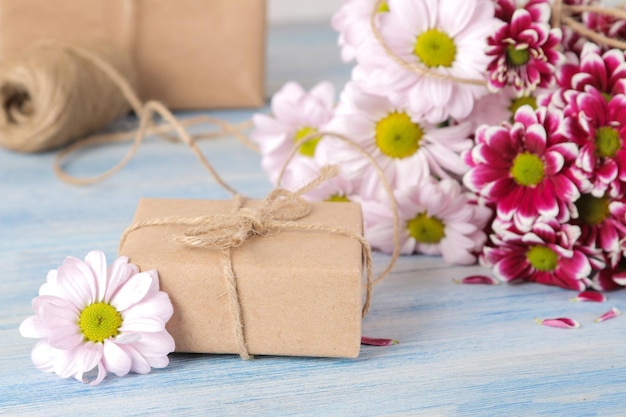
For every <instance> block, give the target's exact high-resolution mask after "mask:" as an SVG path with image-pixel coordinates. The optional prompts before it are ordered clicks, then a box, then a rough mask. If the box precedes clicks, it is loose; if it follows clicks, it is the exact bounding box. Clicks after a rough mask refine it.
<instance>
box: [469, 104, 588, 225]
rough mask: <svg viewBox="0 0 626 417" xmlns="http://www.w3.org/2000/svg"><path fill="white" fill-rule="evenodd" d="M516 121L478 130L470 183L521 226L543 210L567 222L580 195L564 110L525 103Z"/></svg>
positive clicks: (503, 216) (471, 156)
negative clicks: (573, 175) (566, 131)
mask: <svg viewBox="0 0 626 417" xmlns="http://www.w3.org/2000/svg"><path fill="white" fill-rule="evenodd" d="M514 121H515V122H514V123H513V125H510V124H508V123H503V125H502V126H481V127H480V128H479V129H478V130H477V132H476V139H475V140H476V145H475V146H474V148H473V149H472V151H471V152H469V153H468V154H467V155H466V161H467V163H468V164H469V165H470V166H471V167H472V168H471V169H470V171H469V172H468V173H467V174H466V175H465V177H464V178H463V180H464V183H465V185H466V186H467V187H468V188H469V189H470V190H472V191H474V192H476V193H477V194H478V195H479V196H481V197H484V198H485V199H486V200H487V201H488V202H490V203H493V204H496V207H497V214H498V217H500V218H501V219H503V220H511V219H512V220H513V221H514V222H515V224H516V226H517V227H518V228H520V229H521V230H528V229H529V227H530V226H531V225H532V223H533V222H534V220H535V219H536V218H537V217H538V216H540V215H542V216H545V217H547V218H556V219H559V220H560V221H563V222H564V221H567V220H568V219H569V217H570V205H571V203H572V202H573V201H575V200H576V199H578V197H579V196H580V193H579V191H578V188H577V187H576V185H575V184H574V182H573V181H572V179H571V178H570V176H571V172H570V171H571V166H572V165H573V163H574V161H575V159H576V156H577V154H578V148H577V147H576V144H574V143H570V142H567V139H566V137H565V136H564V135H563V131H564V130H563V126H562V125H563V117H562V113H561V112H560V111H558V110H554V111H548V110H547V109H546V108H540V109H539V110H537V111H533V110H532V108H531V107H530V106H522V107H521V108H520V109H519V110H518V111H517V113H516V114H515V117H514Z"/></svg>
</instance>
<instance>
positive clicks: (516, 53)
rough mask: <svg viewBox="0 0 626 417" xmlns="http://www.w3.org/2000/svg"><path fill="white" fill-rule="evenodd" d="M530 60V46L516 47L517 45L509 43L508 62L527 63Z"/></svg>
mask: <svg viewBox="0 0 626 417" xmlns="http://www.w3.org/2000/svg"><path fill="white" fill-rule="evenodd" d="M528 61H530V52H529V51H528V47H524V48H520V49H518V48H516V47H515V45H509V46H507V47H506V62H507V63H508V64H509V65H515V66H516V67H517V66H520V65H526V64H527V63H528Z"/></svg>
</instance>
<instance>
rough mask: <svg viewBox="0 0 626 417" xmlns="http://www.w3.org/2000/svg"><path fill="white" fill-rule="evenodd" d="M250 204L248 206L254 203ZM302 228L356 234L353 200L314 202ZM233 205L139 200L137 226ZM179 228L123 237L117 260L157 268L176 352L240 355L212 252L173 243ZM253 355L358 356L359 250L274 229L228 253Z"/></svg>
mask: <svg viewBox="0 0 626 417" xmlns="http://www.w3.org/2000/svg"><path fill="white" fill-rule="evenodd" d="M257 203H258V202H255V201H251V202H248V203H246V206H254V205H255V204H257ZM312 206H313V210H312V212H311V214H310V215H308V216H307V217H305V218H302V219H300V220H298V222H301V223H303V224H314V225H324V226H328V227H335V228H343V229H347V230H350V231H352V232H355V233H357V234H362V217H361V209H360V206H359V205H358V204H354V203H312ZM232 208H233V202H232V201H207V200H171V199H142V200H141V201H140V203H139V206H138V208H137V212H136V215H135V218H134V221H135V222H139V221H144V220H149V219H156V218H162V217H169V216H181V217H194V216H207V215H208V216H210V215H213V214H218V213H228V212H229V211H231V210H232ZM187 228H188V227H187V226H173V225H168V226H154V227H144V228H140V229H137V230H134V231H132V232H130V234H128V236H127V238H126V241H125V242H124V245H123V247H122V248H121V249H120V255H126V256H128V257H129V258H130V261H131V262H132V263H135V264H136V265H138V266H139V268H140V269H141V270H148V269H156V270H157V271H158V273H159V278H160V285H161V289H162V290H163V291H165V292H167V293H168V294H169V296H170V298H171V300H172V304H173V306H174V315H173V316H172V318H171V320H170V321H169V322H168V324H167V329H168V330H169V332H170V333H171V334H172V336H173V337H174V340H175V341H176V351H177V352H202V353H238V352H237V344H236V338H235V336H234V332H233V330H232V329H233V326H234V321H233V314H232V311H231V309H230V306H229V303H228V297H227V296H226V286H225V283H224V279H223V276H222V272H221V266H220V262H219V253H218V251H216V250H212V249H205V248H186V247H184V246H182V245H180V244H178V243H176V242H174V240H173V237H174V236H176V235H179V234H181V233H182V232H183V231H184V230H185V229H187ZM232 261H233V270H234V272H235V276H236V280H237V281H236V282H237V289H238V293H239V299H240V303H241V308H242V315H243V321H244V334H245V338H246V342H247V346H248V350H249V352H250V353H251V354H262V355H289V356H328V357H349V358H353V357H356V356H358V354H359V349H360V342H361V304H362V294H363V291H362V289H363V286H362V277H363V275H362V273H363V266H362V247H361V244H360V243H359V242H358V241H357V240H356V239H351V238H349V237H345V236H338V235H333V234H330V233H325V232H317V231H315V232H312V231H307V232H293V231H280V232H276V233H275V234H272V235H269V236H261V237H258V236H257V237H255V238H252V239H250V240H249V241H247V242H246V243H244V244H243V245H242V246H240V247H239V248H236V249H233V252H232Z"/></svg>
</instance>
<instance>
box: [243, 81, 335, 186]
mask: <svg viewBox="0 0 626 417" xmlns="http://www.w3.org/2000/svg"><path fill="white" fill-rule="evenodd" d="M334 106H335V87H334V86H333V84H331V83H330V82H328V81H324V82H321V83H319V84H318V85H316V86H315V87H313V88H312V89H311V91H310V92H307V91H305V90H304V89H303V88H302V87H301V86H300V85H299V84H297V83H295V82H289V83H287V84H285V85H284V86H283V87H282V88H281V89H280V90H279V91H278V92H276V94H274V96H273V97H272V105H271V107H272V115H264V114H255V115H254V116H253V118H252V121H253V123H254V128H253V130H252V132H251V133H250V139H251V140H252V141H253V142H255V143H257V144H258V145H259V150H260V152H261V156H262V160H261V164H262V166H263V169H264V170H265V171H266V172H267V173H268V175H269V177H270V181H271V182H272V183H273V184H274V185H277V184H276V181H277V180H278V176H279V174H280V171H281V169H282V168H283V165H284V164H285V162H286V160H287V158H288V156H289V154H290V152H291V151H292V149H293V147H294V146H295V145H296V143H298V142H299V141H301V140H303V139H307V142H306V143H304V144H303V145H302V147H301V148H300V150H299V151H298V153H297V154H296V156H295V157H294V158H293V160H292V161H291V163H290V164H289V166H288V168H287V170H286V172H285V178H284V179H285V182H286V183H287V184H298V183H300V185H303V183H304V181H305V179H303V178H301V175H300V172H301V171H310V169H306V168H315V167H316V165H315V161H314V156H315V150H316V147H317V143H318V142H319V141H320V139H321V138H320V137H316V136H314V135H315V133H316V132H318V131H321V130H324V129H325V127H326V124H327V123H328V122H329V121H330V120H331V118H332V117H333V112H334ZM303 166H304V167H305V168H302V167H303Z"/></svg>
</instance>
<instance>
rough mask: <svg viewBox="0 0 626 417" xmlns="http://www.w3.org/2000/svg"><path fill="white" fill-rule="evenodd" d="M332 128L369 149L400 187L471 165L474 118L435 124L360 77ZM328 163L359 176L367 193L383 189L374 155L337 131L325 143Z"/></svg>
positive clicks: (322, 159) (322, 150)
mask: <svg viewBox="0 0 626 417" xmlns="http://www.w3.org/2000/svg"><path fill="white" fill-rule="evenodd" d="M342 108H343V109H344V110H342ZM328 130H329V131H331V132H337V133H341V134H344V135H346V136H348V137H349V138H350V139H352V141H353V142H355V143H356V144H357V145H359V146H360V147H361V148H362V149H363V150H365V151H366V152H368V153H369V154H370V155H371V156H372V157H373V158H374V159H375V160H376V161H377V162H378V164H379V165H380V167H381V168H382V170H383V172H384V173H385V175H386V177H387V180H388V181H389V183H390V184H391V186H392V187H394V188H408V187H411V186H414V185H416V184H418V183H420V182H421V181H423V180H424V179H426V178H428V177H429V176H430V175H435V176H437V177H439V178H447V177H451V176H460V175H462V174H464V173H465V172H466V171H467V168H468V167H467V166H466V165H465V163H464V162H463V159H462V158H461V156H460V155H461V153H462V152H465V151H467V150H469V149H470V148H471V146H472V143H473V142H472V140H471V139H469V136H470V135H471V133H472V126H471V124H470V123H468V122H466V123H461V124H456V125H451V126H445V127H441V126H436V125H432V124H430V123H428V122H426V121H424V120H422V119H419V118H417V117H415V116H413V115H412V113H411V112H410V111H409V110H408V109H407V108H405V107H402V106H399V105H396V104H394V103H393V102H392V101H390V100H389V99H388V98H387V97H385V96H382V95H377V94H370V93H366V92H364V91H362V90H361V89H360V88H359V87H358V86H357V85H356V84H354V83H351V84H348V86H347V87H346V89H345V91H344V94H343V95H342V103H341V104H340V106H339V109H338V115H337V116H336V117H335V118H334V119H333V120H332V122H331V123H330V124H329V126H328ZM328 163H331V164H337V165H339V166H340V167H341V169H342V172H344V173H345V174H346V175H347V176H349V177H350V178H359V179H360V182H361V187H362V192H363V196H364V197H365V198H373V195H374V194H376V191H377V190H378V191H381V192H382V191H383V189H382V186H381V185H380V177H379V175H378V174H377V172H376V171H375V169H374V167H373V165H372V163H371V161H370V160H369V159H368V158H367V157H365V156H364V155H363V153H362V152H360V151H359V150H358V149H356V148H355V147H353V146H350V145H349V144H347V143H345V142H343V141H341V140H338V139H336V138H333V137H331V136H329V137H326V138H324V140H323V142H322V143H320V145H319V158H318V164H320V165H321V164H328Z"/></svg>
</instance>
